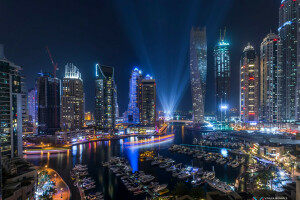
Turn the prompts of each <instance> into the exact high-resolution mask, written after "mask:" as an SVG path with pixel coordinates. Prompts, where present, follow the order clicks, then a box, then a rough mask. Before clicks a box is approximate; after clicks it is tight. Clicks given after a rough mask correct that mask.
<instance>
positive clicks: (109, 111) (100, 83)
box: [95, 64, 116, 130]
mask: <svg viewBox="0 0 300 200" xmlns="http://www.w3.org/2000/svg"><path fill="white" fill-rule="evenodd" d="M115 89H116V86H115V81H114V68H113V67H109V66H104V65H99V64H96V91H95V121H96V129H98V130H112V129H114V127H115V119H116V112H115V109H116V108H115V106H116V105H115V104H116V102H115V95H116V92H115Z"/></svg>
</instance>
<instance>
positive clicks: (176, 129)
mask: <svg viewBox="0 0 300 200" xmlns="http://www.w3.org/2000/svg"><path fill="white" fill-rule="evenodd" d="M168 133H169V135H172V134H174V135H172V136H171V137H168V136H166V137H165V138H164V139H162V140H159V139H157V138H158V137H153V136H151V137H150V138H138V137H129V138H125V139H121V140H110V141H98V142H91V143H86V144H79V145H75V146H73V147H72V148H71V149H70V152H69V153H59V154H50V155H48V154H40V155H25V158H26V159H27V160H29V161H32V162H33V163H34V164H35V165H41V166H44V165H48V166H49V167H51V168H54V169H55V170H57V171H58V173H60V174H61V176H62V178H63V179H64V180H65V182H66V183H67V184H68V186H69V187H70V191H71V199H80V198H81V197H82V196H83V194H84V196H88V195H91V197H92V198H95V195H96V194H97V195H96V196H98V198H99V197H100V198H99V199H102V198H103V199H105V200H107V199H108V200H110V199H111V200H112V199H126V198H127V199H128V198H129V199H136V200H140V199H141V200H142V199H143V200H144V199H145V198H146V197H147V198H148V199H151V198H154V197H157V196H161V195H162V196H164V195H172V194H173V192H174V190H175V189H176V187H177V186H178V184H184V185H185V186H186V187H187V188H189V189H192V188H195V187H201V188H203V190H205V191H216V190H217V191H221V192H222V193H229V192H234V191H236V192H238V191H246V190H248V189H249V190H250V189H251V188H248V187H249V183H251V181H252V179H253V181H255V180H256V179H255V178H253V177H255V172H257V171H262V170H267V169H269V167H270V165H271V164H268V163H265V162H263V161H259V160H257V159H255V158H249V155H248V154H245V152H244V151H243V150H241V149H240V148H234V145H231V146H230V147H229V146H227V147H226V146H222V145H221V143H220V144H212V145H210V144H209V143H207V144H199V141H200V140H199V138H200V137H204V138H205V140H209V139H208V137H210V136H209V135H212V133H205V132H202V133H200V132H191V131H187V130H185V129H184V127H182V126H170V127H169V128H168ZM216 135H218V134H216ZM195 138H197V140H198V141H196V140H195ZM139 141H142V142H139ZM216 141H217V140H216ZM235 142H236V141H235ZM235 142H233V143H232V144H234V143H235ZM239 142H241V143H243V144H244V142H243V141H239ZM237 144H239V143H238V142H237ZM239 145H240V144H239ZM246 145H247V144H246ZM245 147H246V146H245ZM258 159H259V158H258ZM254 160H255V162H254ZM78 166H79V167H78ZM74 169H76V170H77V171H76V170H75V171H74ZM80 170H81V171H80ZM70 171H74V172H79V175H82V177H81V176H79V178H76V175H75V176H74V174H73V177H71V174H70ZM249 174H253V176H251V177H250V176H248V175H249ZM245 175H247V176H245ZM76 179H77V180H76ZM74 183H75V184H74ZM76 183H77V184H76ZM89 184H90V186H87V185H89ZM166 184H167V185H166ZM78 186H79V187H78ZM94 186H95V187H94ZM158 186H160V187H159V188H157V189H155V188H156V187H158ZM90 187H91V188H90ZM92 187H94V188H92ZM161 188H163V189H161ZM84 189H87V190H84ZM83 191H84V193H83ZM93 195H94V196H93ZM125 197H126V198H125ZM96 198H97V197H96Z"/></svg>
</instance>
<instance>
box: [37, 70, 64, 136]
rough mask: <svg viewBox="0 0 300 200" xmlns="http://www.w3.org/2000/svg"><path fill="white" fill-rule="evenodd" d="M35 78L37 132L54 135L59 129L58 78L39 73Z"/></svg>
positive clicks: (49, 74)
mask: <svg viewBox="0 0 300 200" xmlns="http://www.w3.org/2000/svg"><path fill="white" fill-rule="evenodd" d="M40 75H41V76H40V77H39V78H38V79H37V81H36V85H37V98H38V99H37V104H38V133H39V134H40V135H54V134H55V132H56V131H58V130H59V129H60V79H58V78H55V77H53V75H52V74H51V73H41V74H40Z"/></svg>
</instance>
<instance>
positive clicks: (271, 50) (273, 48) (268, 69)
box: [259, 32, 282, 123]
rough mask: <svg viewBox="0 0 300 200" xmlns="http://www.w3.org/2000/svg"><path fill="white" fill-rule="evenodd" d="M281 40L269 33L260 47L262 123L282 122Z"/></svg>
mask: <svg viewBox="0 0 300 200" xmlns="http://www.w3.org/2000/svg"><path fill="white" fill-rule="evenodd" d="M280 47H281V45H280V39H279V37H278V36H277V35H276V34H274V33H272V32H271V33H269V34H268V35H267V36H266V37H265V38H264V40H263V42H262V43H261V45H260V119H259V120H260V121H263V122H274V123H276V122H281V110H280V109H281V108H282V90H281V87H282V84H281V81H282V70H281V62H280V61H281V51H280Z"/></svg>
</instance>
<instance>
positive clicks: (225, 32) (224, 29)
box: [223, 26, 226, 40]
mask: <svg viewBox="0 0 300 200" xmlns="http://www.w3.org/2000/svg"><path fill="white" fill-rule="evenodd" d="M225 36H226V26H225V28H224V36H223V40H225Z"/></svg>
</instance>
